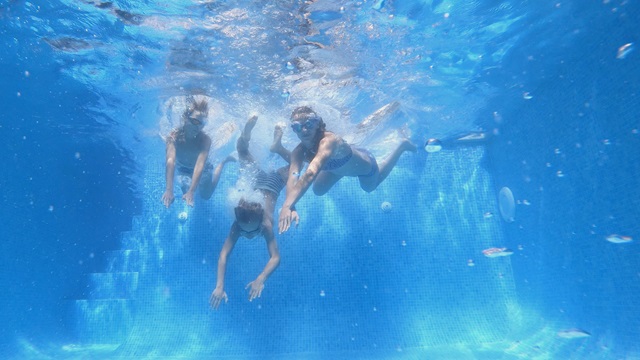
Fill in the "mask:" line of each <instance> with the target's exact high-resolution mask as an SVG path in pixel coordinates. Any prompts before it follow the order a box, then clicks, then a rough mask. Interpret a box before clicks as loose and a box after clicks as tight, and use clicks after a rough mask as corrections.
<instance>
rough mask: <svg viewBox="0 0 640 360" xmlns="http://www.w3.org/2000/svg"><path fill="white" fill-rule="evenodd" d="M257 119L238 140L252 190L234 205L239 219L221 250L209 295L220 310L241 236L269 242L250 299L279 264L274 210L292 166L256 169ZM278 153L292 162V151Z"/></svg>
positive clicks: (278, 131)
mask: <svg viewBox="0 0 640 360" xmlns="http://www.w3.org/2000/svg"><path fill="white" fill-rule="evenodd" d="M257 120H258V117H257V116H253V117H251V118H250V119H249V120H248V121H247V124H246V125H245V127H244V130H243V132H242V135H241V136H240V138H239V139H238V142H237V143H236V149H237V151H238V157H239V160H240V165H241V166H242V168H243V170H244V171H245V172H248V173H249V174H250V175H249V177H250V179H249V182H250V187H251V189H250V190H251V191H248V192H247V196H246V197H243V198H241V199H240V201H239V202H238V204H237V206H236V207H235V208H234V212H235V218H236V219H235V221H234V222H233V224H231V229H230V230H229V234H228V235H227V238H226V239H225V241H224V244H223V245H222V250H221V251H220V256H219V258H218V275H217V281H216V288H215V289H214V290H213V292H212V293H211V297H210V298H209V303H210V304H211V307H213V308H214V309H218V307H219V306H220V304H221V303H222V301H223V300H224V301H225V302H227V301H228V297H227V293H226V292H225V291H224V277H225V273H226V270H227V259H228V257H229V255H230V254H231V251H232V250H233V248H234V246H235V245H236V242H237V241H238V239H239V238H240V237H241V236H242V237H245V238H248V239H253V238H255V237H257V236H260V235H262V236H263V237H264V239H265V241H266V245H267V250H268V251H269V261H268V262H267V264H266V266H265V267H264V269H263V270H262V272H261V273H260V274H259V275H258V277H257V278H256V279H255V280H253V281H251V282H250V283H249V284H247V286H246V287H245V289H249V301H252V300H253V299H255V298H257V297H260V296H261V295H262V290H263V289H264V282H265V281H266V280H267V279H268V278H269V276H270V275H271V274H272V273H273V272H274V271H275V270H276V268H277V267H278V265H279V264H280V252H279V251H278V244H277V242H276V238H275V235H274V230H273V212H274V210H275V205H276V200H277V199H278V195H279V194H280V192H281V191H282V189H283V188H284V186H285V183H286V180H287V176H288V174H289V166H288V165H287V166H284V167H281V168H279V169H278V170H276V171H271V172H268V173H267V172H265V171H263V170H260V169H258V168H257V166H256V161H255V159H254V158H253V156H252V155H251V153H250V152H249V141H250V140H251V131H252V130H253V127H254V126H255V124H256V121H257ZM281 136H282V129H281V128H279V127H276V130H275V134H274V137H275V139H276V140H277V141H278V142H279V141H280V140H279V139H280V137H281ZM278 154H279V155H280V156H282V157H283V159H285V160H286V161H287V162H288V161H289V154H288V153H287V151H286V150H282V149H279V151H278ZM252 170H253V171H252ZM292 216H293V218H297V213H296V212H295V210H294V211H293V214H292Z"/></svg>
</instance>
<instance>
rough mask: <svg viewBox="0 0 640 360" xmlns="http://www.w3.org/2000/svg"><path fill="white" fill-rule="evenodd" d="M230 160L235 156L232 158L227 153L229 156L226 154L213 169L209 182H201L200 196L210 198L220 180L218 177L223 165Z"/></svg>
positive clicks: (233, 159)
mask: <svg viewBox="0 0 640 360" xmlns="http://www.w3.org/2000/svg"><path fill="white" fill-rule="evenodd" d="M232 161H236V158H234V157H233V156H231V155H229V156H227V158H226V159H224V160H222V161H221V162H220V163H219V164H218V165H217V166H216V168H215V169H213V176H212V178H211V181H210V182H205V183H204V184H202V187H201V188H200V196H202V198H204V199H206V200H208V199H209V198H211V195H212V194H213V192H214V191H215V190H216V187H218V182H219V181H220V177H221V176H222V170H223V169H224V166H225V165H226V164H227V163H228V162H232Z"/></svg>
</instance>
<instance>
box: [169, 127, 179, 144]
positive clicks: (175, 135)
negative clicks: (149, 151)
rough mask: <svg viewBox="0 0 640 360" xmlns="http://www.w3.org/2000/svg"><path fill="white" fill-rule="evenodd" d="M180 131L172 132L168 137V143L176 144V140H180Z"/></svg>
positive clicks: (174, 130)
mask: <svg viewBox="0 0 640 360" xmlns="http://www.w3.org/2000/svg"><path fill="white" fill-rule="evenodd" d="M178 131H179V130H178V129H173V130H171V132H170V133H169V135H167V138H166V141H167V142H172V143H174V142H176V139H177V138H178Z"/></svg>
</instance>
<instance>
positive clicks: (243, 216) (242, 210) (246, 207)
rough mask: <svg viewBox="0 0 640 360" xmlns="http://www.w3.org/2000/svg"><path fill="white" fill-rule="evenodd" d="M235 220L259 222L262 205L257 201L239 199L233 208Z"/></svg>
mask: <svg viewBox="0 0 640 360" xmlns="http://www.w3.org/2000/svg"><path fill="white" fill-rule="evenodd" d="M234 211H235V213H236V220H237V221H241V222H245V223H248V222H253V221H256V222H261V221H262V216H263V214H264V209H263V208H262V205H261V204H259V203H257V202H248V201H246V200H245V199H242V200H240V202H239V203H238V206H236V207H235V209H234Z"/></svg>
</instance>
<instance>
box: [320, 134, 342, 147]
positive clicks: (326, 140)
mask: <svg viewBox="0 0 640 360" xmlns="http://www.w3.org/2000/svg"><path fill="white" fill-rule="evenodd" d="M342 142H344V140H342V138H341V137H340V136H338V135H336V134H334V133H332V132H328V131H327V132H325V133H324V136H323V137H322V139H320V146H322V147H329V148H335V147H336V146H338V145H340V144H341V143H342Z"/></svg>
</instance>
